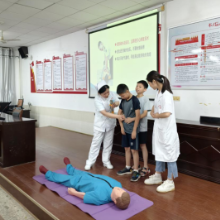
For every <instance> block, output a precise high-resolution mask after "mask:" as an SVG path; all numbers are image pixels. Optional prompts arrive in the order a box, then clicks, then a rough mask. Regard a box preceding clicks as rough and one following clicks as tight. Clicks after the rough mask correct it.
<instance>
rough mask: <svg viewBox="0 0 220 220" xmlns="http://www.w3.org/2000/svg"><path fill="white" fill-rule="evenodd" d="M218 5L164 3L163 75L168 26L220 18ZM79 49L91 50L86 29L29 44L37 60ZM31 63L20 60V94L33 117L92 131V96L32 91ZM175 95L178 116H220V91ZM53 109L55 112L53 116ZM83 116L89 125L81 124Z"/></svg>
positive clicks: (212, 0)
mask: <svg viewBox="0 0 220 220" xmlns="http://www.w3.org/2000/svg"><path fill="white" fill-rule="evenodd" d="M219 8H220V1H219V0H209V1H207V0H174V1H172V2H168V3H167V4H166V5H165V11H164V12H163V14H162V28H163V32H162V36H161V39H162V40H161V41H162V47H161V73H162V74H164V75H167V29H168V28H170V27H174V26H178V25H182V24H187V23H191V22H196V21H200V20H204V19H207V18H213V17H219V16H220V11H219ZM76 51H84V52H86V53H88V35H87V34H86V33H85V31H79V32H76V33H73V34H69V35H66V36H63V37H59V38H57V39H54V40H50V41H47V42H44V43H41V44H38V45H34V46H31V47H29V54H30V55H32V56H33V60H34V61H36V60H43V59H44V58H50V59H51V58H52V56H53V55H56V56H57V55H59V56H61V57H62V56H63V54H64V53H71V54H74V53H75V52H76ZM30 62H31V60H21V62H20V63H21V68H20V71H21V72H20V74H21V80H20V82H21V83H20V85H21V96H22V95H23V96H24V99H25V104H27V103H28V102H31V103H32V105H33V107H32V109H33V111H32V117H35V118H37V120H38V124H39V126H46V125H54V126H57V127H62V128H65V129H70V130H77V129H76V127H77V126H81V127H80V129H79V128H78V130H77V131H80V132H82V133H87V134H92V121H93V117H94V114H93V112H94V101H93V99H89V98H88V95H73V94H71V95H67V94H56V95H55V94H36V93H35V94H34V93H30V70H29V64H30ZM174 95H175V96H180V101H179V102H175V107H176V117H177V118H178V119H187V120H196V121H198V120H199V117H200V115H207V116H220V114H219V112H220V100H219V97H220V91H217V90H174ZM200 103H205V104H206V105H204V104H200ZM209 103H210V104H209ZM63 109H69V110H70V112H69V113H68V114H70V115H72V116H73V115H74V117H70V118H72V119H71V120H72V121H69V122H68V117H67V118H66V117H65V120H64V119H63V114H66V113H65V112H67V111H66V110H63ZM50 111H53V112H54V113H53V116H51V117H50ZM77 115H78V116H79V117H78V116H77ZM81 119H82V120H83V121H84V122H85V123H87V124H85V123H80V120H81ZM75 125H77V126H75Z"/></svg>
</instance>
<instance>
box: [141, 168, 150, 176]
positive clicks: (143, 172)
mask: <svg viewBox="0 0 220 220" xmlns="http://www.w3.org/2000/svg"><path fill="white" fill-rule="evenodd" d="M140 174H141V176H142V177H143V176H146V175H149V174H150V168H146V167H143V168H142V170H141V171H140Z"/></svg>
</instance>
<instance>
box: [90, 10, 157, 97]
mask: <svg viewBox="0 0 220 220" xmlns="http://www.w3.org/2000/svg"><path fill="white" fill-rule="evenodd" d="M89 68H90V69H89V97H90V98H93V97H95V96H96V94H97V90H96V88H95V86H96V85H97V83H98V82H99V81H101V80H105V81H106V83H107V84H108V85H109V87H110V90H111V91H113V92H116V89H117V86H118V84H120V83H124V84H126V85H127V86H128V87H129V90H130V91H131V92H132V93H133V94H135V87H136V83H137V82H138V81H139V80H145V79H146V76H147V74H148V73H149V72H150V71H151V70H158V13H155V14H152V15H148V16H146V17H142V18H138V19H136V20H132V21H129V22H126V23H122V24H118V25H115V26H111V27H107V28H105V29H101V30H98V31H95V32H91V33H89ZM146 96H148V97H149V98H154V97H155V91H153V90H152V89H151V88H148V90H147V92H146Z"/></svg>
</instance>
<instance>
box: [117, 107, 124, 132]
mask: <svg viewBox="0 0 220 220" xmlns="http://www.w3.org/2000/svg"><path fill="white" fill-rule="evenodd" d="M118 115H119V116H123V117H124V115H123V112H122V109H119V110H118ZM118 122H119V124H120V127H121V133H122V134H123V135H125V130H124V126H123V123H122V121H120V120H118Z"/></svg>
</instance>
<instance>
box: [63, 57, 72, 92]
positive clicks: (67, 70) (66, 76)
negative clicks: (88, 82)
mask: <svg viewBox="0 0 220 220" xmlns="http://www.w3.org/2000/svg"><path fill="white" fill-rule="evenodd" d="M73 84H74V83H73V56H71V55H70V54H64V55H63V86H64V90H73V88H74V85H73Z"/></svg>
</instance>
